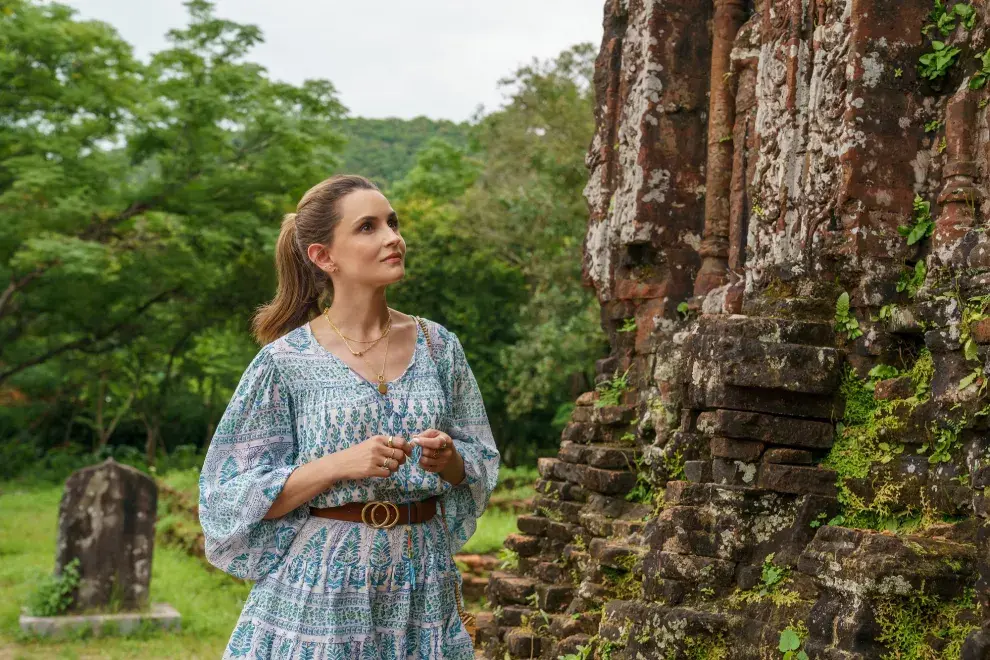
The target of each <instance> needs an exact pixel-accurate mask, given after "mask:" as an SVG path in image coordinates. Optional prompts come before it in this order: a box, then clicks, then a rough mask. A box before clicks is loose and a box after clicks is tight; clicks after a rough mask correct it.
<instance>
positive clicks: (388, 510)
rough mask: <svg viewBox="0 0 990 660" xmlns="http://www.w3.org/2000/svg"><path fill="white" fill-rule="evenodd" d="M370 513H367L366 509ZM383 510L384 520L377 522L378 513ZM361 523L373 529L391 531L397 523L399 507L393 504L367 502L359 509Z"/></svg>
mask: <svg viewBox="0 0 990 660" xmlns="http://www.w3.org/2000/svg"><path fill="white" fill-rule="evenodd" d="M369 507H370V508H371V513H370V514H369V513H368V508H369ZM381 509H385V520H383V521H381V522H379V521H378V520H377V518H378V511H380V510H381ZM361 521H362V522H364V524H366V525H371V526H372V527H374V528H375V529H392V528H393V527H395V525H396V523H398V522H399V507H398V505H397V504H395V503H394V502H368V503H367V504H365V505H364V507H363V508H362V509H361Z"/></svg>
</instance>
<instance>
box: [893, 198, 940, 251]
mask: <svg viewBox="0 0 990 660" xmlns="http://www.w3.org/2000/svg"><path fill="white" fill-rule="evenodd" d="M912 220H913V221H914V222H913V223H912V224H911V225H901V226H899V227H898V228H897V232H898V233H899V234H900V235H901V236H904V237H905V238H907V244H908V245H914V244H915V243H917V242H918V241H920V240H922V239H924V238H928V237H929V236H931V235H932V232H933V231H935V222H934V221H933V220H932V203H931V202H929V201H926V200H924V199H923V198H922V197H921V195H918V194H915V196H914V203H913V212H912Z"/></svg>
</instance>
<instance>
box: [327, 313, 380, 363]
mask: <svg viewBox="0 0 990 660" xmlns="http://www.w3.org/2000/svg"><path fill="white" fill-rule="evenodd" d="M323 316H325V317H326V319H327V323H329V324H330V327H331V328H333V329H334V332H336V333H337V334H338V335H340V338H341V339H343V340H344V345H345V346H347V350H349V351H350V352H351V355H355V356H357V357H361V356H362V355H364V354H365V353H367V352H368V351H370V350H371V349H373V348H374V347H375V346H377V345H378V342H380V341H381V340H382V339H383V338H385V337H387V336H388V333H389V331H390V330H391V329H392V312H391V310H389V313H388V322H387V323H386V324H385V331H384V332H383V333H382V334H381V336H380V337H378V339H367V340H361V339H351V338H350V337H345V336H344V334H343V333H342V332H341V331H340V328H338V327H337V326H335V325H334V324H333V321H331V320H330V308H329V307H327V308H326V309H325V310H323ZM348 341H354V342H358V343H361V344H371V345H370V346H368V347H367V348H365V349H364V350H363V351H355V350H354V349H353V348H351V346H350V344H348V343H347V342H348Z"/></svg>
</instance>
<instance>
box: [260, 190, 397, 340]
mask: <svg viewBox="0 0 990 660" xmlns="http://www.w3.org/2000/svg"><path fill="white" fill-rule="evenodd" d="M355 190H378V187H377V186H376V185H375V184H373V183H372V182H371V181H369V180H368V179H365V178H364V177H361V176H356V175H348V174H338V175H335V176H332V177H330V178H329V179H327V180H325V181H322V182H320V183H318V184H316V185H315V186H313V187H312V188H310V189H309V190H308V191H306V194H305V195H303V197H302V199H301V200H300V201H299V205H298V206H297V207H296V212H295V213H286V214H285V217H283V218H282V228H281V230H280V231H279V234H278V241H277V243H276V245H275V271H276V273H277V275H278V288H277V290H276V292H275V298H274V299H272V301H271V302H269V303H268V304H266V305H262V306H261V307H259V308H258V311H257V312H256V313H255V315H254V318H253V319H252V320H251V330H252V333H253V334H254V338H255V340H257V342H258V343H259V344H261V345H262V346H264V345H265V344H268V343H270V342H272V341H275V340H276V339H278V338H279V337H281V336H282V335H284V334H285V333H287V332H289V331H290V330H293V329H295V328H297V327H299V326H301V325H302V324H303V323H307V322H309V320H310V319H311V318H313V317H315V316H317V315H318V314H319V313H320V310H321V309H322V306H321V303H322V302H323V300H322V299H323V298H330V297H332V294H333V282H332V281H331V280H330V278H329V277H328V276H327V274H326V273H325V272H323V271H322V270H321V269H320V268H319V267H317V266H316V264H314V263H313V262H312V261H310V259H309V255H307V254H306V248H307V247H308V246H309V245H311V244H313V243H323V244H326V245H329V243H330V241H331V239H332V237H333V230H334V228H335V227H336V225H337V223H338V222H340V214H339V213H338V212H337V202H338V201H339V200H340V199H341V198H342V197H344V196H345V195H347V194H348V193H350V192H353V191H355Z"/></svg>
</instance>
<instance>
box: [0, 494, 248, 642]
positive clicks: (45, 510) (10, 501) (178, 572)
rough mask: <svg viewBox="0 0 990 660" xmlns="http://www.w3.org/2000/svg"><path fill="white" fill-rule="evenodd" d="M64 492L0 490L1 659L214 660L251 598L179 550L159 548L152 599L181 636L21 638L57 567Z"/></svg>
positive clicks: (245, 589)
mask: <svg viewBox="0 0 990 660" xmlns="http://www.w3.org/2000/svg"><path fill="white" fill-rule="evenodd" d="M61 494H62V488H61V486H17V485H15V484H11V483H5V484H0V660H14V659H18V660H19V659H22V658H23V659H25V660H26V659H28V658H31V659H32V660H33V659H35V658H37V659H39V660H40V659H42V658H44V659H45V660H49V659H51V658H59V659H62V658H64V659H66V660H73V659H79V660H83V659H90V658H93V659H95V658H107V659H111V658H112V659H117V658H120V659H121V660H123V659H125V658H127V659H131V658H142V660H145V659H150V658H189V659H195V658H204V659H207V658H208V659H210V660H216V658H219V657H220V656H221V655H223V649H224V646H225V645H226V644H227V639H228V637H229V636H230V633H231V631H232V630H233V629H234V623H235V622H236V620H237V616H238V615H239V614H240V611H241V607H242V606H243V604H244V599H245V598H246V597H247V594H248V591H250V585H249V584H248V583H244V582H240V581H238V580H236V579H234V578H231V577H229V576H227V575H226V574H224V573H221V572H218V571H211V570H208V569H207V568H205V567H204V565H203V564H202V562H200V561H199V560H198V559H195V558H193V557H190V556H188V555H186V554H184V553H183V552H181V551H179V550H175V549H173V548H168V547H161V546H158V545H156V547H155V556H154V564H153V566H152V576H151V600H152V601H153V602H167V603H169V604H171V605H172V606H173V607H175V608H176V609H177V610H179V613H180V614H182V632H180V633H160V632H153V633H144V634H141V635H135V636H132V637H103V638H93V637H90V638H88V639H86V638H84V639H75V640H71V641H63V642H51V641H43V640H32V639H27V638H25V637H23V635H22V634H21V632H20V628H19V626H18V623H17V619H18V616H19V615H20V607H21V605H22V604H23V603H24V602H26V599H27V596H28V594H29V593H30V592H31V590H32V588H33V586H34V585H35V584H36V583H37V580H38V579H39V578H40V577H41V576H43V575H45V574H49V573H51V572H52V570H53V568H54V564H55V536H56V533H57V518H58V503H59V498H60V497H61Z"/></svg>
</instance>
